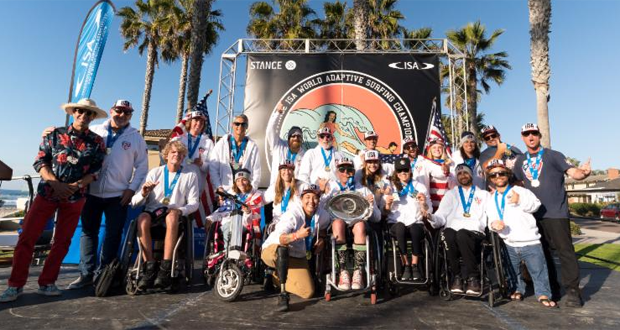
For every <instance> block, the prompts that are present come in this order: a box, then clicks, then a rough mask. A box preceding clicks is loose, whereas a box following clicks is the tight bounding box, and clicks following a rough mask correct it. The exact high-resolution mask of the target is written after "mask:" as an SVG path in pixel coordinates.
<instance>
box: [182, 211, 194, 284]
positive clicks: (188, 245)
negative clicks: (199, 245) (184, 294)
mask: <svg viewBox="0 0 620 330" xmlns="http://www.w3.org/2000/svg"><path fill="white" fill-rule="evenodd" d="M183 273H184V274H185V282H186V283H187V285H191V284H192V279H193V278H194V227H193V226H192V220H191V219H189V218H188V219H187V220H186V223H185V271H184V272H183Z"/></svg>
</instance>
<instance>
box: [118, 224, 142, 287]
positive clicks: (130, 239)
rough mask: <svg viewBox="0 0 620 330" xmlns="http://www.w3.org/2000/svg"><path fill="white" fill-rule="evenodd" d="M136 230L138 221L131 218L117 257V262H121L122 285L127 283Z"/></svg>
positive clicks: (134, 247)
mask: <svg viewBox="0 0 620 330" xmlns="http://www.w3.org/2000/svg"><path fill="white" fill-rule="evenodd" d="M137 232H138V221H137V219H134V220H131V223H130V224H129V227H127V233H126V234H125V241H124V242H123V247H122V249H121V255H120V258H119V262H120V264H121V274H120V276H122V282H121V283H122V284H121V285H122V286H126V285H127V282H126V281H127V278H128V277H127V272H128V271H129V267H130V265H131V263H132V261H133V260H132V259H133V258H134V252H135V250H136V236H137Z"/></svg>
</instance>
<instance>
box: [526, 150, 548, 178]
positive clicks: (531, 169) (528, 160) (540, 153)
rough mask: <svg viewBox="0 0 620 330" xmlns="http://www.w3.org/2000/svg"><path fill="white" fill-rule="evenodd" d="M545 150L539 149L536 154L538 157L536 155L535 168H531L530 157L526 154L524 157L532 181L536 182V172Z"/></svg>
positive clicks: (537, 174)
mask: <svg viewBox="0 0 620 330" xmlns="http://www.w3.org/2000/svg"><path fill="white" fill-rule="evenodd" d="M544 151H545V149H544V148H540V151H539V152H538V155H536V167H535V168H534V167H532V156H530V153H529V152H527V153H526V154H525V155H526V156H527V166H528V167H529V168H530V172H532V179H534V180H538V176H539V173H538V170H539V169H540V167H539V166H540V161H541V160H542V156H543V153H544Z"/></svg>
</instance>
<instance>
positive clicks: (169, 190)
mask: <svg viewBox="0 0 620 330" xmlns="http://www.w3.org/2000/svg"><path fill="white" fill-rule="evenodd" d="M181 170H183V166H181V167H180V168H179V170H178V171H177V174H175V175H174V179H172V183H171V184H170V185H168V182H169V179H170V173H169V172H168V166H167V165H164V197H165V198H170V196H171V195H172V191H173V190H174V187H175V186H176V185H177V181H179V177H180V176H181Z"/></svg>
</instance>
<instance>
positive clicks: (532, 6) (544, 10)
mask: <svg viewBox="0 0 620 330" xmlns="http://www.w3.org/2000/svg"><path fill="white" fill-rule="evenodd" d="M528 8H529V11H530V53H531V63H532V83H533V84H534V89H535V90H536V112H537V117H538V127H539V129H540V132H541V133H542V138H541V144H542V146H543V147H546V148H550V147H551V135H550V134H551V130H550V127H549V104H548V101H549V78H550V77H551V67H550V66H549V26H550V25H551V0H528Z"/></svg>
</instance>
